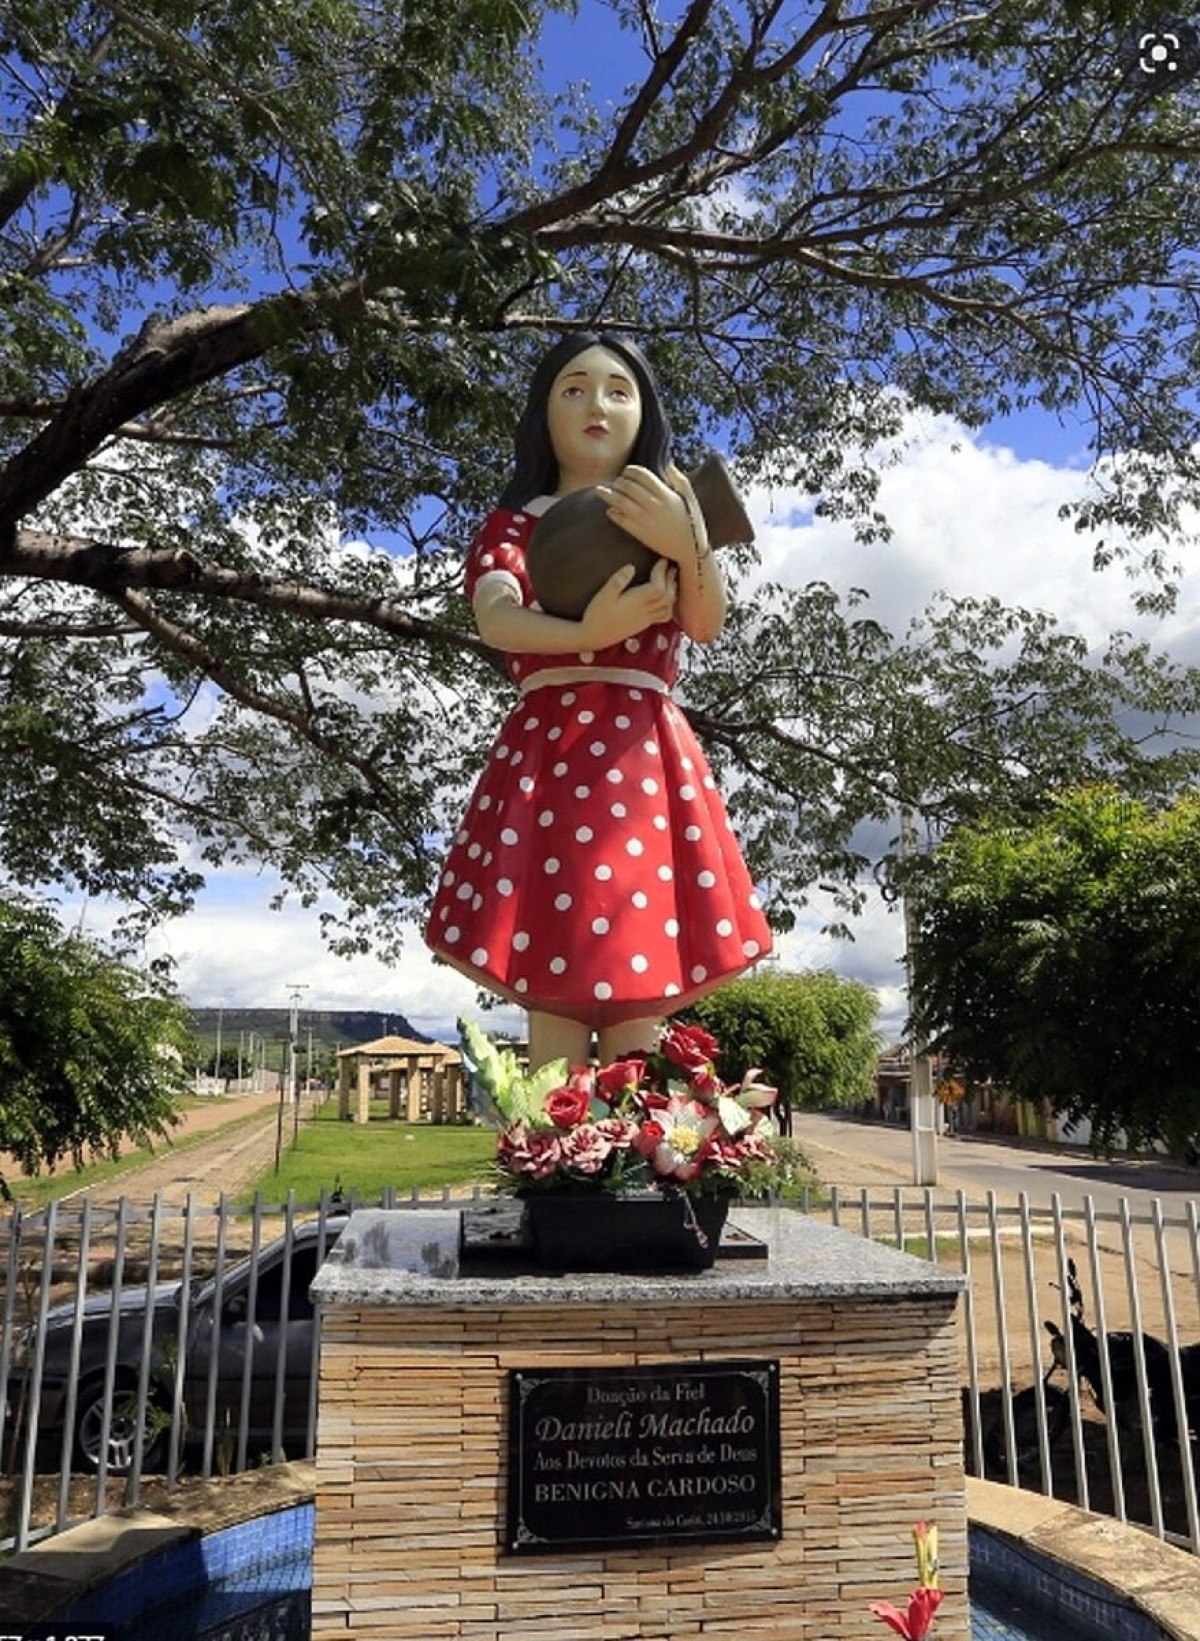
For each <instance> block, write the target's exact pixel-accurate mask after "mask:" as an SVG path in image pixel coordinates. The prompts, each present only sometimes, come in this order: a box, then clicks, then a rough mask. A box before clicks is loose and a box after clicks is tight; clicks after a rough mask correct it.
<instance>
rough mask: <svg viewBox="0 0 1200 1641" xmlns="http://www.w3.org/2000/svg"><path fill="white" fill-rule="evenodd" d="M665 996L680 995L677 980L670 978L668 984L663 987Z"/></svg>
mask: <svg viewBox="0 0 1200 1641" xmlns="http://www.w3.org/2000/svg"><path fill="white" fill-rule="evenodd" d="M663 996H664V997H678V996H679V987H678V986H677V985H676V984H675V982H674V981H673V980H668V981H667V984H666V985H665V986H664V987H663Z"/></svg>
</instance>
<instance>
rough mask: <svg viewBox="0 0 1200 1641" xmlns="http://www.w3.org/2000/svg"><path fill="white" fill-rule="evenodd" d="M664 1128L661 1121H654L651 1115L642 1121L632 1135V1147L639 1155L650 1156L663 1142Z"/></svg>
mask: <svg viewBox="0 0 1200 1641" xmlns="http://www.w3.org/2000/svg"><path fill="white" fill-rule="evenodd" d="M665 1134H666V1129H665V1128H664V1127H663V1125H662V1123H660V1122H655V1121H654V1119H653V1118H652V1117H651V1118H650V1119H649V1120H648V1121H646V1122H644V1123H643V1124H642V1126H641V1127H640V1128H639V1129H638V1131H637V1134H636V1135H635V1136H634V1141H633V1149H634V1150H635V1151H636V1152H637V1154H638V1156H639V1157H652V1156H653V1155H654V1153H655V1152H656V1151H657V1150H658V1148H659V1146H660V1145H661V1144H662V1142H663V1137H664V1135H665Z"/></svg>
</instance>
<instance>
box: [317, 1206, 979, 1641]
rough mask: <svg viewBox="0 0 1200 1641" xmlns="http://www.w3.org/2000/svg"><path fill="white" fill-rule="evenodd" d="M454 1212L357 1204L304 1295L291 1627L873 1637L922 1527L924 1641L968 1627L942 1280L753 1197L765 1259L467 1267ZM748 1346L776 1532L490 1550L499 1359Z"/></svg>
mask: <svg viewBox="0 0 1200 1641" xmlns="http://www.w3.org/2000/svg"><path fill="white" fill-rule="evenodd" d="M456 1217H457V1216H451V1215H446V1214H441V1213H437V1214H431V1213H429V1212H423V1211H420V1210H400V1211H396V1212H384V1211H380V1210H372V1211H368V1212H360V1213H357V1214H355V1215H354V1217H353V1218H352V1220H351V1222H350V1224H349V1226H348V1227H347V1229H346V1231H345V1232H344V1233H343V1236H342V1239H341V1243H340V1244H339V1247H338V1248H337V1250H336V1251H335V1254H334V1256H333V1258H332V1259H331V1261H330V1262H329V1263H328V1264H327V1265H326V1266H325V1267H324V1269H323V1270H322V1271H321V1273H320V1274H319V1275H318V1278H317V1281H316V1284H315V1286H314V1290H313V1291H314V1295H315V1297H316V1299H317V1302H318V1304H319V1307H320V1311H321V1315H322V1348H321V1412H320V1423H319V1437H318V1450H317V1530H316V1552H315V1562H314V1576H313V1631H312V1634H313V1641H335V1638H336V1641H347V1638H349V1637H357V1638H362V1641H367V1638H372V1641H441V1638H446V1641H467V1638H474V1641H531V1638H534V1637H537V1638H539V1641H543V1638H544V1641H575V1638H578V1641H684V1638H686V1637H690V1636H700V1637H726V1638H729V1641H732V1638H734V1637H737V1638H739V1641H753V1638H754V1637H761V1638H763V1641H766V1638H768V1637H769V1638H770V1641H879V1637H881V1636H882V1635H884V1634H886V1633H888V1632H886V1631H885V1630H884V1629H883V1628H882V1626H881V1625H880V1623H879V1621H878V1620H876V1619H874V1618H872V1617H871V1615H870V1613H869V1611H868V1604H869V1602H871V1601H872V1600H880V1599H885V1600H890V1601H893V1602H895V1603H896V1604H897V1605H898V1606H900V1607H902V1608H903V1607H904V1606H905V1605H906V1603H907V1597H908V1592H909V1591H910V1590H911V1589H912V1588H913V1587H914V1585H915V1583H916V1571H915V1563H914V1559H913V1551H912V1539H911V1530H912V1527H913V1524H914V1523H915V1522H916V1521H917V1520H919V1519H925V1520H928V1521H931V1522H936V1523H937V1525H938V1528H939V1532H940V1538H941V1552H942V1584H943V1587H944V1589H945V1591H946V1599H945V1601H944V1603H943V1605H942V1608H941V1611H940V1612H939V1614H938V1618H937V1622H936V1626H935V1631H934V1634H935V1636H936V1641H968V1635H969V1624H968V1614H967V1603H966V1575H967V1532H966V1499H965V1485H964V1479H963V1468H962V1421H961V1401H960V1392H959V1372H958V1360H957V1352H956V1345H955V1325H954V1308H955V1304H956V1301H957V1298H958V1294H959V1291H960V1289H961V1286H962V1282H961V1278H960V1277H959V1276H958V1275H957V1273H953V1272H948V1271H943V1270H941V1269H939V1268H938V1267H936V1266H933V1265H929V1264H926V1263H925V1262H923V1261H920V1260H916V1259H913V1258H910V1257H909V1256H907V1255H904V1254H900V1253H896V1252H894V1251H893V1250H891V1249H887V1248H882V1247H879V1246H876V1245H873V1244H871V1243H868V1242H865V1241H863V1240H862V1239H860V1238H858V1237H855V1236H853V1235H852V1234H850V1233H848V1232H843V1231H839V1230H835V1229H832V1228H830V1227H828V1226H824V1225H819V1224H816V1223H814V1222H812V1221H811V1220H807V1219H805V1218H803V1217H802V1216H800V1215H798V1214H793V1213H791V1212H787V1211H780V1210H767V1209H762V1210H755V1209H751V1210H740V1211H735V1213H734V1215H733V1216H732V1217H733V1218H734V1220H735V1221H736V1222H737V1224H739V1225H740V1226H742V1227H743V1228H744V1229H746V1230H748V1231H750V1232H752V1233H753V1234H754V1235H756V1236H759V1237H761V1238H762V1239H763V1240H765V1241H766V1242H767V1244H768V1245H769V1249H770V1257H769V1258H768V1259H766V1260H764V1261H753V1260H746V1261H742V1260H729V1261H724V1260H719V1261H718V1263H717V1265H716V1267H715V1268H714V1269H713V1270H712V1271H708V1272H703V1273H699V1274H696V1275H687V1276H677V1277H670V1276H664V1277H640V1276H639V1277H632V1276H605V1275H593V1276H571V1275H567V1276H541V1275H536V1274H527V1275H517V1276H510V1277H480V1276H477V1275H471V1274H455V1272H454V1260H453V1257H452V1249H453V1239H452V1235H451V1230H452V1226H451V1224H450V1222H451V1221H456ZM435 1221H440V1222H443V1223H442V1224H441V1226H440V1229H439V1227H438V1226H435V1223H434V1222H435ZM439 1238H440V1240H439ZM397 1248H400V1249H401V1250H407V1251H402V1252H401V1253H400V1254H399V1255H398V1256H397V1254H396V1249H397ZM414 1249H416V1250H418V1251H417V1253H416V1254H415V1255H414V1253H413V1250H414ZM396 1263H401V1264H403V1263H407V1264H409V1265H410V1266H414V1265H415V1266H417V1267H418V1268H417V1269H408V1270H403V1269H396V1268H394V1266H395V1264H396ZM422 1266H424V1267H425V1269H421V1268H420V1267H422ZM430 1270H432V1271H433V1272H434V1273H436V1274H430ZM746 1358H754V1359H768V1360H770V1361H771V1362H773V1363H774V1362H777V1363H778V1365H779V1428H780V1436H781V1496H782V1533H781V1536H780V1537H779V1539H778V1540H777V1541H775V1542H770V1543H765V1542H755V1543H701V1544H695V1545H692V1544H688V1545H679V1544H672V1545H666V1546H656V1547H651V1548H646V1547H639V1548H632V1549H621V1548H616V1549H611V1548H606V1549H604V1550H599V1551H587V1552H584V1551H574V1550H573V1551H571V1552H569V1553H566V1554H563V1553H558V1554H549V1555H521V1556H510V1555H506V1554H505V1553H504V1552H505V1531H504V1528H505V1502H506V1501H505V1489H506V1471H507V1454H508V1439H509V1437H508V1417H509V1414H508V1409H509V1373H510V1371H511V1370H514V1369H522V1370H529V1369H532V1368H541V1369H544V1368H570V1367H577V1368H583V1367H605V1368H609V1369H613V1368H620V1367H633V1366H645V1365H660V1364H670V1363H691V1364H694V1363H699V1362H705V1363H720V1362H722V1361H730V1360H734V1359H746Z"/></svg>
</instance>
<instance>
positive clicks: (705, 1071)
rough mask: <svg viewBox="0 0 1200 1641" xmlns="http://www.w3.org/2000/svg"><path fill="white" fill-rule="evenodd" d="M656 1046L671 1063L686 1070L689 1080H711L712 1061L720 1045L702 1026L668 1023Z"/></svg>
mask: <svg viewBox="0 0 1200 1641" xmlns="http://www.w3.org/2000/svg"><path fill="white" fill-rule="evenodd" d="M658 1046H659V1049H660V1051H661V1052H662V1053H663V1054H664V1055H665V1056H666V1058H667V1059H668V1060H670V1062H671V1064H672V1065H677V1066H678V1067H679V1068H680V1069H681V1070H682V1071H686V1072H687V1074H688V1081H689V1082H695V1081H696V1079H697V1078H702V1079H703V1080H704V1081H705V1083H711V1082H712V1078H713V1061H714V1060H715V1059H716V1057H717V1053H718V1050H719V1046H720V1045H719V1044H718V1042H717V1039H716V1038H715V1037H714V1036H713V1035H712V1034H711V1032H707V1031H705V1030H704V1028H703V1026H681V1025H679V1024H678V1023H676V1024H674V1025H670V1026H668V1027H667V1028H666V1030H665V1031H664V1032H663V1034H662V1036H661V1037H660V1038H659V1041H658Z"/></svg>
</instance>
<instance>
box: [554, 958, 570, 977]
mask: <svg viewBox="0 0 1200 1641" xmlns="http://www.w3.org/2000/svg"><path fill="white" fill-rule="evenodd" d="M566 972H567V960H566V958H565V957H552V958H551V959H550V973H551V974H565V973H566Z"/></svg>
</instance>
